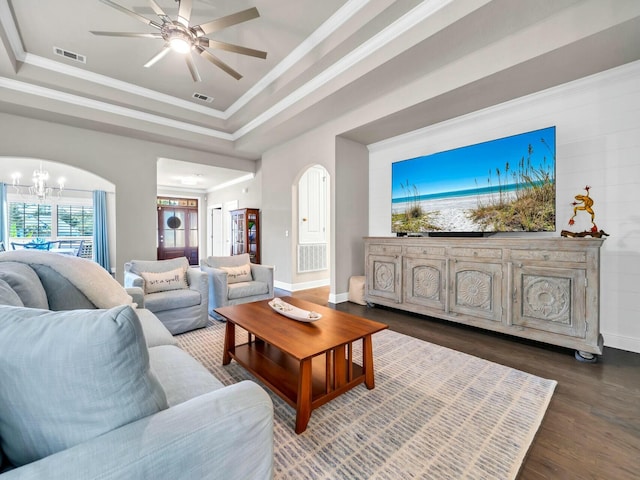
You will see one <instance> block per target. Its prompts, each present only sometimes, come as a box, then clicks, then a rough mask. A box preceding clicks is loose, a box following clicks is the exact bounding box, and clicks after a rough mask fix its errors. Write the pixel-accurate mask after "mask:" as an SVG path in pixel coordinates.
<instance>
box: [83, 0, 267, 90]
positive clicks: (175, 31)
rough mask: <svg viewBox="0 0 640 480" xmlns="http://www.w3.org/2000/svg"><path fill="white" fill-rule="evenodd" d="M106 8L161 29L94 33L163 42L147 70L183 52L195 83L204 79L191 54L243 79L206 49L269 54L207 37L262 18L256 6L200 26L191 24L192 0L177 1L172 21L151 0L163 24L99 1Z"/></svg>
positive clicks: (260, 55) (254, 54) (109, 0)
mask: <svg viewBox="0 0 640 480" xmlns="http://www.w3.org/2000/svg"><path fill="white" fill-rule="evenodd" d="M99 1H100V2H102V3H104V4H105V5H109V6H110V7H113V8H115V9H116V10H119V11H121V12H123V13H126V14H127V15H130V16H131V17H133V18H135V19H136V20H139V21H141V22H142V23H144V24H146V25H149V26H151V27H153V28H156V29H158V30H159V32H153V33H133V32H95V31H92V32H91V33H92V34H94V35H103V36H107V37H133V38H157V39H161V40H164V42H165V44H164V47H163V48H162V50H160V52H158V53H157V54H156V55H154V56H153V57H152V58H151V59H150V60H149V61H148V62H147V63H145V64H144V66H145V67H147V68H148V67H151V66H152V65H154V64H155V63H156V62H157V61H158V60H160V59H161V58H163V57H164V56H165V55H166V54H167V53H169V52H170V51H172V50H173V51H175V52H179V53H183V54H184V55H185V57H184V58H185V61H186V62H187V67H188V68H189V72H190V73H191V77H192V78H193V81H194V82H199V81H201V80H202V79H201V78H200V74H199V73H198V69H197V68H196V65H195V63H194V61H193V56H192V53H191V52H195V53H197V54H198V55H200V56H202V57H204V58H206V59H207V60H209V61H210V62H211V63H213V64H214V65H215V66H217V67H219V68H221V69H222V70H224V71H225V72H227V73H228V74H229V75H231V76H232V77H233V78H235V79H236V80H240V79H241V78H242V75H240V74H239V73H238V72H237V71H235V70H234V69H233V68H231V67H230V66H229V65H227V64H226V63H225V62H223V61H222V60H220V59H219V58H218V57H216V56H215V55H214V54H212V53H211V52H209V51H208V50H206V49H207V48H214V49H219V50H226V51H228V52H234V53H239V54H241V55H249V56H252V57H257V58H267V52H262V51H260V50H254V49H252V48H246V47H241V46H240V45H234V44H231V43H225V42H220V41H218V40H212V39H210V38H207V37H205V35H208V34H210V33H215V32H218V31H220V30H222V29H225V28H227V27H230V26H232V25H237V24H238V23H242V22H246V21H248V20H252V19H254V18H257V17H259V16H260V14H259V13H258V9H257V8H255V7H253V8H249V9H247V10H243V11H241V12H237V13H233V14H231V15H227V16H225V17H221V18H218V19H215V20H212V21H210V22H206V23H201V24H200V25H189V21H190V17H191V6H192V0H176V2H177V3H178V18H177V19H176V20H172V19H171V18H170V17H169V16H168V15H167V14H166V13H165V12H164V11H163V10H162V8H160V6H159V5H158V4H157V3H156V2H155V0H148V1H149V4H150V5H151V8H152V9H153V11H154V12H155V13H156V15H158V17H159V18H160V20H161V21H162V23H158V22H157V21H153V20H149V19H148V18H146V17H144V16H142V15H140V14H138V13H136V12H134V11H132V10H129V9H128V8H125V7H123V6H122V5H118V4H117V3H114V2H112V1H111V0H99Z"/></svg>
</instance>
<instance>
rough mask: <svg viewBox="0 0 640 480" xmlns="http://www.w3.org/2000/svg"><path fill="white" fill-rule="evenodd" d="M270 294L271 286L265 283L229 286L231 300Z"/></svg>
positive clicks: (243, 283)
mask: <svg viewBox="0 0 640 480" xmlns="http://www.w3.org/2000/svg"><path fill="white" fill-rule="evenodd" d="M265 293H269V285H268V284H267V283H265V282H241V283H233V284H231V285H229V294H228V295H227V297H228V298H229V300H234V299H236V298H243V297H252V296H254V295H263V294H265Z"/></svg>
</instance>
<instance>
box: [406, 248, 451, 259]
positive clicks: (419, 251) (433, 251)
mask: <svg viewBox="0 0 640 480" xmlns="http://www.w3.org/2000/svg"><path fill="white" fill-rule="evenodd" d="M405 253H406V254H407V255H438V256H440V257H442V256H444V254H445V250H444V247H406V248H405Z"/></svg>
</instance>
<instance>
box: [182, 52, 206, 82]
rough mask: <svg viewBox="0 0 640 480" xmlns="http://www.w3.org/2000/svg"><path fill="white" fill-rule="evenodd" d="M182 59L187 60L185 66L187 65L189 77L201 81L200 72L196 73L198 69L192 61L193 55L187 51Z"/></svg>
mask: <svg viewBox="0 0 640 480" xmlns="http://www.w3.org/2000/svg"><path fill="white" fill-rule="evenodd" d="M184 59H185V60H186V62H187V67H189V72H190V73H191V78H193V81H194V82H201V81H202V79H201V78H200V74H199V73H198V69H197V68H196V64H195V63H194V62H193V57H192V56H191V54H190V53H189V54H188V55H185V57H184Z"/></svg>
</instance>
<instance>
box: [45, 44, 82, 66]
mask: <svg viewBox="0 0 640 480" xmlns="http://www.w3.org/2000/svg"><path fill="white" fill-rule="evenodd" d="M53 53H55V54H56V55H60V56H61V57H65V58H68V59H70V60H75V61H76V62H80V63H87V57H85V56H84V55H80V54H79V53H73V52H70V51H69V50H65V49H64V48H60V47H53Z"/></svg>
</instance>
